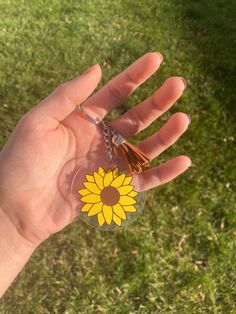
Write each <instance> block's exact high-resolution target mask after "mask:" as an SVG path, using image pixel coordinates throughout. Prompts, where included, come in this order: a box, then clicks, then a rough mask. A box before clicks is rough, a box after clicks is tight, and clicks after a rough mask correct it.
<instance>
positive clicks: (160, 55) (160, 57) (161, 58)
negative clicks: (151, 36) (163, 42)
mask: <svg viewBox="0 0 236 314" xmlns="http://www.w3.org/2000/svg"><path fill="white" fill-rule="evenodd" d="M157 54H158V55H159V59H160V61H161V62H160V63H162V61H163V55H162V54H161V53H160V52H158V53H157Z"/></svg>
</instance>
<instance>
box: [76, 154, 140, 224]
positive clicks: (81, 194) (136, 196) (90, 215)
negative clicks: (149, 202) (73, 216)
mask: <svg viewBox="0 0 236 314" xmlns="http://www.w3.org/2000/svg"><path fill="white" fill-rule="evenodd" d="M142 186H143V182H142V179H141V175H138V174H134V175H131V174H129V172H128V171H127V167H126V165H125V163H124V160H123V158H120V157H118V156H114V157H113V159H112V161H108V160H107V158H106V156H101V157H98V158H84V160H83V162H82V163H81V162H80V166H79V167H78V168H77V169H76V171H75V172H74V176H73V179H72V183H71V186H70V202H71V204H72V206H73V209H74V211H75V212H76V213H78V215H79V217H80V218H81V219H82V220H83V221H84V222H86V223H87V224H89V225H91V226H93V227H95V228H97V229H100V230H118V229H121V228H123V227H125V226H127V225H129V224H130V223H132V222H133V221H134V220H135V219H136V218H137V217H138V216H139V215H140V213H141V211H142V209H143V207H144V205H145V199H146V197H145V196H146V195H145V194H146V193H145V192H142Z"/></svg>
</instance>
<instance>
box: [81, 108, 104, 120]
mask: <svg viewBox="0 0 236 314" xmlns="http://www.w3.org/2000/svg"><path fill="white" fill-rule="evenodd" d="M77 110H78V111H79V112H80V113H81V114H82V116H83V117H84V118H86V119H88V120H89V121H90V122H92V123H94V124H99V123H100V122H102V120H101V121H99V119H95V118H93V117H92V116H90V115H89V114H88V113H87V112H85V111H84V108H83V106H82V105H77Z"/></svg>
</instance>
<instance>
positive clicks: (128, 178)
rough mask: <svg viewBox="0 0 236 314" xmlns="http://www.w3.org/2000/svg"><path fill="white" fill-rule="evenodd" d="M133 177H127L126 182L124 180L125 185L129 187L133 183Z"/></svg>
mask: <svg viewBox="0 0 236 314" xmlns="http://www.w3.org/2000/svg"><path fill="white" fill-rule="evenodd" d="M132 179H133V178H132V177H126V178H125V180H124V183H123V185H127V184H130V182H131V181H132Z"/></svg>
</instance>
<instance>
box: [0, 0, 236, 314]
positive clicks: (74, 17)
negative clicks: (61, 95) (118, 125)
mask: <svg viewBox="0 0 236 314" xmlns="http://www.w3.org/2000/svg"><path fill="white" fill-rule="evenodd" d="M0 12H1V19H0V47H1V50H0V69H1V71H0V145H1V146H2V145H3V144H4V142H5V141H6V140H7V137H8V136H9V134H10V133H11V131H12V129H13V128H14V125H15V124H16V122H17V120H18V119H19V117H20V116H21V115H22V114H24V113H25V112H26V111H27V110H29V109H30V108H32V107H33V106H34V105H36V104H37V103H38V102H39V101H40V100H41V99H43V98H44V97H45V96H46V95H48V94H49V93H50V92H51V91H52V90H53V89H54V88H55V87H56V86H57V85H58V84H59V83H61V82H63V81H65V80H69V79H71V78H73V77H74V76H75V75H77V74H78V73H80V72H81V71H83V70H84V69H86V68H87V67H88V66H90V65H92V64H94V63H96V62H98V63H100V65H101V66H102V69H103V74H104V75H103V82H102V84H104V82H106V81H107V80H108V79H110V78H111V77H113V76H114V75H115V74H116V73H119V72H120V71H121V70H122V69H124V68H125V67H126V66H127V65H128V64H130V63H131V62H132V61H133V60H135V59H136V58H137V57H139V56H141V55H142V54H144V53H146V52H149V51H161V52H162V53H163V55H164V64H163V65H162V67H161V69H160V70H159V71H158V73H157V74H155V75H154V76H153V77H152V78H151V79H150V80H149V81H148V82H146V83H145V84H144V85H143V86H142V87H140V88H139V89H138V90H137V92H135V93H134V94H133V95H132V96H131V97H129V99H128V100H127V101H126V102H125V103H123V104H122V106H121V107H120V108H118V109H117V111H116V112H115V113H114V114H113V117H114V116H116V115H118V114H120V113H121V112H124V111H125V110H127V109H128V108H130V107H131V106H133V105H134V104H136V103H138V102H139V101H141V100H143V99H145V98H146V97H148V96H149V95H151V94H152V93H153V92H154V90H155V89H156V88H157V87H158V86H160V85H161V83H162V82H163V81H164V80H165V79H166V78H168V77H169V76H171V75H181V76H184V77H185V78H186V80H187V82H188V88H187V90H186V92H185V95H184V96H183V98H182V99H181V100H180V101H179V102H178V104H176V106H175V107H174V108H173V109H172V110H171V112H170V113H168V114H165V115H164V116H163V117H161V118H160V119H159V120H158V121H156V122H155V123H153V124H152V126H151V127H150V128H149V129H147V130H146V131H144V132H142V134H140V135H139V136H137V137H136V138H135V139H134V140H135V141H139V140H140V139H142V138H144V137H146V136H148V135H150V134H152V133H153V132H154V131H155V130H157V129H158V128H159V127H160V126H161V125H163V123H164V122H165V121H166V120H167V118H168V117H169V116H170V114H172V113H173V112H176V111H183V112H188V113H189V114H190V115H191V118H192V123H191V126H190V129H189V132H188V133H186V134H185V135H184V137H183V138H182V139H181V140H180V141H179V142H178V143H177V144H176V145H174V147H172V148H171V149H169V150H168V151H167V152H165V153H163V154H162V155H161V156H160V157H158V158H157V160H155V162H154V163H153V164H159V163H161V162H162V161H164V160H167V159H168V158H171V157H173V156H175V155H177V154H187V155H189V156H190V157H191V159H192V161H193V166H192V167H191V168H190V169H189V170H188V171H187V172H186V173H185V174H184V175H182V176H181V177H179V178H178V179H176V180H175V181H174V182H171V183H169V184H167V185H165V186H162V187H159V188H157V189H155V190H152V191H150V192H149V193H148V197H147V203H146V207H145V209H144V211H143V213H142V215H141V216H140V217H139V219H138V220H137V221H136V222H134V223H133V224H132V225H131V226H129V227H128V228H127V229H126V230H124V231H119V232H116V233H107V232H99V231H97V230H95V229H92V228H90V227H88V226H87V225H85V224H84V223H82V222H80V221H77V222H75V223H74V224H72V225H71V226H69V227H67V228H66V229H65V230H64V231H62V232H61V233H60V234H56V235H54V236H53V237H51V238H50V239H49V240H48V241H47V242H45V243H43V244H42V245H41V247H40V248H39V249H38V250H37V251H36V252H35V254H34V255H33V257H32V259H31V260H30V262H29V263H28V264H27V266H26V267H25V269H24V271H23V272H22V273H21V274H20V276H19V277H18V278H17V280H16V281H15V282H14V284H13V285H12V286H11V288H10V289H9V290H8V291H7V293H6V294H5V296H4V297H3V299H2V301H1V305H0V313H3V314H8V313H9V314H15V313H16V314H18V313H19V314H30V313H36V314H41V313H48V314H49V313H50V314H52V313H65V314H74V313H83V314H85V313H121V314H123V313H129V314H133V313H181V314H185V313H186V314H187V313H191V314H194V313H214V314H216V313H227V314H228V313H236V215H235V213H236V207H235V203H236V202H235V201H236V195H235V190H236V187H235V177H236V176H235V175H236V163H235V156H236V146H235V129H236V128H235V125H236V122H235V121H236V119H235V118H236V114H235V112H236V107H235V106H236V93H235V86H236V55H235V51H236V40H235V38H236V2H235V0H209V1H203V0H199V1H194V0H188V1H187V0H185V1H184V0H178V1H177V0H162V1H157V0H152V1H151V0H136V1H135V0H123V1H122V0H116V1H108V0H86V1H85V0H80V1H72V0H60V1H59V0H51V1H47V0H45V1H43V0H31V1H25V0H0Z"/></svg>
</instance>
